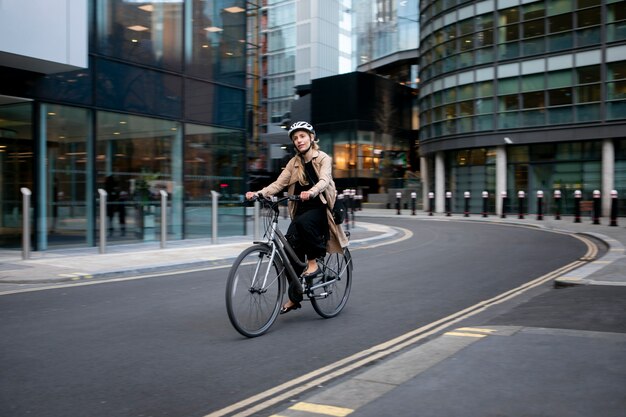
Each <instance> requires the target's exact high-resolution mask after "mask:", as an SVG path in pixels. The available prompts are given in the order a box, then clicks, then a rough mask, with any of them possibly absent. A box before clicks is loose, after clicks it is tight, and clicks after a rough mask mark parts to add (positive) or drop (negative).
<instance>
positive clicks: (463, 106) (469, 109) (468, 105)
mask: <svg viewBox="0 0 626 417" xmlns="http://www.w3.org/2000/svg"><path fill="white" fill-rule="evenodd" d="M459 110H460V116H461V117H462V116H473V115H474V102H473V101H472V100H468V101H462V102H460V103H459Z"/></svg>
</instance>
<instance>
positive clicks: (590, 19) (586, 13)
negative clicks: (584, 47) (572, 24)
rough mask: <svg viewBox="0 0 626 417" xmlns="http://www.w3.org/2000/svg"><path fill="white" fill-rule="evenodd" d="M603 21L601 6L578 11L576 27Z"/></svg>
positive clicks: (597, 23)
mask: <svg viewBox="0 0 626 417" xmlns="http://www.w3.org/2000/svg"><path fill="white" fill-rule="evenodd" d="M600 23H602V14H601V12H600V8H599V7H594V8H592V9H585V10H581V11H578V12H576V27H577V28H584V27H587V26H595V25H599V24H600Z"/></svg>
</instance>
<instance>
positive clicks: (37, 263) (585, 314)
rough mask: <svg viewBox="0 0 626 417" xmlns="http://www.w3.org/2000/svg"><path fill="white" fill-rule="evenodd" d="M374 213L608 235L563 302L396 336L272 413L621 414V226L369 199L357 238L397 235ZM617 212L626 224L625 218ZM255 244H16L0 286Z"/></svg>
mask: <svg viewBox="0 0 626 417" xmlns="http://www.w3.org/2000/svg"><path fill="white" fill-rule="evenodd" d="M376 217H393V218H403V219H405V220H406V221H410V220H411V219H416V218H419V219H424V220H432V221H471V222H495V223H502V222H505V223H513V224H523V225H530V226H533V227H538V228H543V229H547V230H554V231H559V232H566V233H577V234H584V235H588V236H593V237H594V238H597V239H599V240H601V241H603V242H605V243H606V245H607V247H608V251H607V252H606V254H605V255H603V256H602V257H601V258H600V259H591V260H588V262H587V263H586V264H585V265H584V266H582V267H580V268H578V269H576V270H574V271H573V272H570V273H567V275H566V276H561V277H558V278H557V280H556V282H557V283H558V284H560V285H561V286H576V287H575V288H577V290H576V291H567V290H564V291H552V292H551V295H550V296H551V297H553V298H554V297H556V298H558V299H561V301H562V302H560V303H558V302H554V299H545V300H544V299H540V298H539V297H538V300H537V301H534V300H533V302H536V303H539V306H538V307H537V306H536V305H534V304H533V306H532V307H533V308H528V311H526V312H525V316H524V318H525V320H526V321H524V320H521V321H522V323H514V321H515V320H513V319H511V320H509V321H507V320H506V317H505V318H504V319H502V320H501V321H500V322H498V321H497V320H496V321H490V322H486V323H480V322H479V323H475V325H471V326H469V327H468V326H466V327H462V328H449V329H444V330H442V332H443V333H441V332H439V334H438V335H437V334H434V333H433V334H434V336H433V335H432V334H431V335H429V338H430V339H431V340H428V339H426V340H427V341H426V342H425V343H422V342H424V341H423V340H421V342H420V343H421V344H417V343H415V342H413V343H412V344H404V345H402V344H401V343H397V344H396V345H394V346H396V347H395V348H394V349H397V352H395V353H394V354H390V355H388V356H386V357H384V358H383V359H381V360H380V361H377V362H376V364H375V365H374V364H369V365H373V366H365V367H361V368H358V369H357V370H355V371H354V372H353V374H354V375H353V376H351V377H348V378H343V379H340V380H338V381H336V382H334V383H332V384H331V386H330V387H328V388H325V389H317V390H315V391H314V392H313V393H312V394H311V395H309V396H303V397H301V398H299V400H298V402H295V403H293V404H292V405H291V406H290V407H288V408H286V409H284V410H280V411H279V412H277V413H276V414H274V415H275V416H283V417H302V416H328V415H331V416H345V415H348V414H349V415H351V416H359V417H370V416H371V417H378V416H381V415H398V416H415V415H419V416H433V417H440V416H446V417H455V416H459V417H471V416H476V417H485V416H501V415H506V416H522V415H524V416H525V415H533V416H539V415H546V416H557V417H561V416H582V415H586V416H591V415H597V416H603V417H612V416H616V417H617V416H620V417H622V416H624V410H626V388H625V387H626V313H625V312H626V256H625V251H624V248H625V245H626V228H625V227H624V225H618V226H609V225H608V223H609V222H608V219H606V218H603V219H601V223H602V224H600V225H594V224H592V222H591V220H590V219H583V221H582V222H581V223H574V222H573V219H572V218H571V217H564V218H563V219H562V220H555V219H554V218H553V217H552V216H545V217H544V220H537V219H536V216H534V215H528V216H526V218H525V219H518V218H517V217H516V216H509V217H507V218H504V219H502V218H499V217H496V216H490V217H486V218H485V217H481V216H480V215H477V214H473V215H471V216H470V217H463V216H462V215H459V214H455V215H453V216H452V217H446V216H444V215H443V214H436V215H434V216H428V215H427V214H426V213H418V214H417V215H415V216H413V215H411V213H410V212H409V211H406V210H405V211H404V212H403V213H402V214H400V215H398V214H396V212H395V210H376V209H365V210H363V211H360V212H358V214H357V222H356V227H352V230H351V232H352V239H351V245H353V246H359V245H365V244H369V243H371V242H375V241H380V240H384V239H391V238H393V237H394V236H395V235H396V234H398V233H399V232H398V231H396V230H394V229H393V228H388V227H385V226H380V225H377V224H375V219H374V218H376ZM359 218H363V219H365V220H367V221H361V220H360V219H359ZM619 221H621V222H623V223H626V219H623V218H621V219H619ZM282 226H285V224H283V225H282ZM251 242H252V237H251V236H239V237H230V238H223V239H220V240H219V241H218V242H217V243H213V242H212V241H211V240H210V239H208V240H193V241H183V242H168V243H167V246H166V247H165V248H160V245H159V243H158V242H156V243H150V244H136V245H110V246H108V247H107V249H106V253H105V254H100V253H99V250H98V248H88V249H66V250H50V251H46V252H31V255H32V256H31V258H30V259H28V260H23V259H21V252H20V251H0V284H2V285H0V288H2V287H3V286H4V287H8V286H11V285H12V284H13V285H23V286H27V287H28V286H29V284H37V285H41V284H42V283H47V282H49V283H55V282H57V283H58V282H65V281H78V280H95V279H107V278H109V277H118V276H123V275H130V274H140V273H149V272H157V271H164V272H165V271H169V270H176V269H181V268H190V267H194V266H195V267H206V266H210V265H218V264H221V265H223V264H227V263H230V262H232V259H233V258H234V257H235V256H237V255H238V254H239V252H240V251H241V250H242V249H243V248H244V247H246V246H248V245H250V243H251ZM579 288H582V289H583V290H578V289H579ZM581 291H582V292H581ZM581 294H582V296H581ZM577 297H578V298H577ZM542 302H543V303H544V304H543V305H542V304H541V303H542ZM533 315H534V316H533ZM533 317H534V320H535V321H533ZM600 322H601V323H600ZM526 323H541V326H535V325H528V324H526ZM600 324H602V325H601V326H600ZM435 330H436V329H435ZM424 334H425V335H428V334H429V333H428V332H425V333H424ZM433 337H434V338H433ZM400 346H402V348H401V349H400ZM381 349H382V348H381ZM373 350H375V348H373Z"/></svg>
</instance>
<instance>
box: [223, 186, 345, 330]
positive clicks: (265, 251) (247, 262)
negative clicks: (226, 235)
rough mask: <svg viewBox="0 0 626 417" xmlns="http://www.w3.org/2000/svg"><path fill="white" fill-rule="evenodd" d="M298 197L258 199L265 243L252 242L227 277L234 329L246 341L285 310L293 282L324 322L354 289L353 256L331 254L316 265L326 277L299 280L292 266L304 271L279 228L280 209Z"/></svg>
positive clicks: (341, 306) (343, 303)
mask: <svg viewBox="0 0 626 417" xmlns="http://www.w3.org/2000/svg"><path fill="white" fill-rule="evenodd" d="M287 200H292V201H297V200H299V197H297V196H285V197H282V198H280V199H272V200H269V199H266V198H263V197H261V196H258V197H257V198H256V201H259V202H260V203H261V205H262V208H263V209H265V213H264V215H263V218H264V220H265V234H264V238H265V240H264V241H256V242H253V245H252V246H250V247H249V248H246V249H244V250H243V252H241V254H240V255H239V256H238V257H237V259H236V260H235V262H234V263H233V266H232V267H231V269H230V272H229V274H228V281H227V284H226V309H227V312H228V318H229V319H230V322H231V323H232V325H233V326H234V327H235V329H236V330H237V331H238V332H239V333H241V334H242V335H244V336H247V337H257V336H261V335H262V334H264V333H265V332H267V331H268V330H269V328H270V327H271V326H272V325H273V324H274V322H275V321H276V318H277V317H278V313H279V311H280V309H281V307H282V305H283V296H284V294H285V291H286V290H287V288H288V285H287V284H288V283H289V284H291V283H293V284H294V285H293V287H294V288H296V290H297V291H301V293H302V294H303V295H306V297H307V298H308V300H309V301H311V305H312V306H313V309H314V310H315V311H316V312H317V314H319V315H320V316H321V317H323V318H332V317H335V316H337V315H338V314H339V313H340V312H341V310H343V308H344V307H345V305H346V302H347V301H348V296H349V295H350V288H351V286H352V270H353V263H352V256H351V255H350V251H349V250H348V248H344V249H343V253H332V254H326V256H325V257H324V258H318V259H317V262H318V264H319V266H320V268H321V271H322V274H321V275H320V276H318V277H316V278H315V279H314V280H313V282H307V280H306V279H304V278H301V277H299V276H298V275H297V274H296V272H295V270H294V267H293V265H294V264H295V265H298V266H299V267H301V268H305V266H306V263H305V262H302V261H300V259H298V256H297V255H296V253H295V251H294V249H293V247H292V246H291V244H290V243H289V242H288V241H287V238H286V237H285V235H284V234H283V233H282V232H281V230H280V229H279V227H278V218H279V207H280V204H281V203H282V202H285V201H287Z"/></svg>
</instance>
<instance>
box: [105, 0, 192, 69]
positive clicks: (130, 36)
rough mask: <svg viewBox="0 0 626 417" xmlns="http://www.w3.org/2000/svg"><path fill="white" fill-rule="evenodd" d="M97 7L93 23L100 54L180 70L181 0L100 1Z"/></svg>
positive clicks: (181, 37) (181, 36)
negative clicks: (95, 18) (168, 0)
mask: <svg viewBox="0 0 626 417" xmlns="http://www.w3.org/2000/svg"><path fill="white" fill-rule="evenodd" d="M97 10H98V11H99V12H100V11H101V12H102V13H99V15H98V17H97V24H96V25H97V33H98V50H99V51H100V52H101V53H102V54H104V55H108V56H112V57H116V58H121V59H125V60H129V61H132V62H138V63H141V64H144V65H152V66H157V67H162V68H168V69H173V70H181V62H182V39H183V30H182V16H183V2H182V1H181V2H153V3H150V4H146V2H142V3H137V2H124V1H116V0H102V5H101V7H99V8H98V9H97ZM154 16H158V18H155V17H154ZM157 22H158V24H157Z"/></svg>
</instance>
